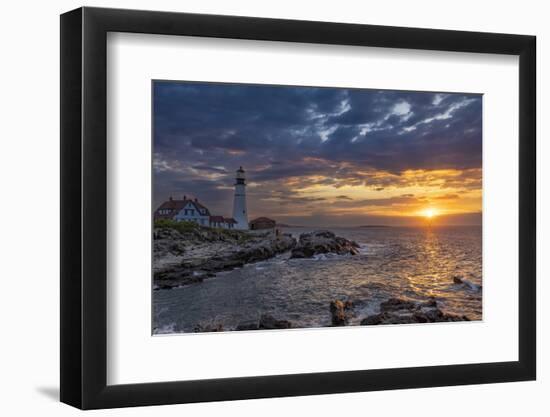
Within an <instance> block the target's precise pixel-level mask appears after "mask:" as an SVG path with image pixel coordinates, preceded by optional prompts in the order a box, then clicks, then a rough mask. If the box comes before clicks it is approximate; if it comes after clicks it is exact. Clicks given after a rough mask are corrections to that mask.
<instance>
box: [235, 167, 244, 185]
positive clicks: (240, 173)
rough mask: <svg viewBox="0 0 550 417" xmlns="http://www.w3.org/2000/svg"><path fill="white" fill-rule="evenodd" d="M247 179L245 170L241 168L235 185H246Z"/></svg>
mask: <svg viewBox="0 0 550 417" xmlns="http://www.w3.org/2000/svg"><path fill="white" fill-rule="evenodd" d="M244 180H245V178H244V169H243V167H239V169H238V170H237V177H236V178H235V181H236V182H235V185H237V184H243V185H246V184H245V182H244Z"/></svg>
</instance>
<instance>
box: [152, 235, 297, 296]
mask: <svg viewBox="0 0 550 417" xmlns="http://www.w3.org/2000/svg"><path fill="white" fill-rule="evenodd" d="M184 227H186V228H188V229H189V230H186V229H185V228H184ZM184 227H180V229H179V230H178V229H174V228H171V227H170V228H169V227H166V228H158V229H155V231H154V254H155V257H154V261H153V276H154V284H155V287H154V288H155V289H170V288H174V287H178V286H181V285H188V284H193V283H197V282H202V281H203V280H204V279H205V278H209V277H214V276H215V274H216V273H217V272H220V271H227V270H231V269H234V268H239V267H242V266H244V265H245V264H248V263H253V262H259V261H263V260H266V259H269V258H272V257H274V256H276V255H278V254H281V253H284V252H288V251H290V250H291V249H292V248H294V246H295V245H296V239H294V238H293V237H291V236H289V235H284V234H281V235H276V234H274V233H269V232H266V233H252V232H246V231H237V230H235V231H233V230H231V231H229V230H216V229H207V228H203V227H199V226H188V225H185V226H184Z"/></svg>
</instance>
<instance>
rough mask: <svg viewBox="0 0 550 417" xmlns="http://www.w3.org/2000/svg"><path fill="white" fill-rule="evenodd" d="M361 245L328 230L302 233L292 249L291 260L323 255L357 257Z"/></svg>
mask: <svg viewBox="0 0 550 417" xmlns="http://www.w3.org/2000/svg"><path fill="white" fill-rule="evenodd" d="M358 248H359V245H358V244H357V243H356V242H353V241H351V240H347V239H345V238H343V237H340V236H336V235H335V234H334V233H332V232H329V231H328V230H317V231H314V232H309V233H302V234H301V235H300V238H299V239H298V244H297V245H296V247H295V248H293V249H292V252H291V255H290V258H312V257H313V256H315V255H319V254H323V253H335V254H338V255H347V254H350V255H357V254H358V253H359V250H358Z"/></svg>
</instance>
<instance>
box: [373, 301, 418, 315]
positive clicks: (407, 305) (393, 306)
mask: <svg viewBox="0 0 550 417" xmlns="http://www.w3.org/2000/svg"><path fill="white" fill-rule="evenodd" d="M415 306H416V305H415V303H414V302H412V301H406V300H402V299H400V298H390V299H388V300H386V301H384V302H382V303H380V311H381V312H385V311H397V310H403V309H405V310H409V309H414V308H415Z"/></svg>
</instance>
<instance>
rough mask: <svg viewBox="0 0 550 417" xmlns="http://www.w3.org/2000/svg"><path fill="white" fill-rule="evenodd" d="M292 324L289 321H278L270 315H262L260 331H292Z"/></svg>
mask: <svg viewBox="0 0 550 417" xmlns="http://www.w3.org/2000/svg"><path fill="white" fill-rule="evenodd" d="M291 327H292V323H290V322H289V321H287V320H277V319H275V318H274V317H273V316H270V315H269V314H262V316H261V317H260V323H259V325H258V328H259V329H290V328H291Z"/></svg>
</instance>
